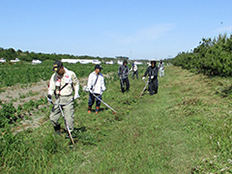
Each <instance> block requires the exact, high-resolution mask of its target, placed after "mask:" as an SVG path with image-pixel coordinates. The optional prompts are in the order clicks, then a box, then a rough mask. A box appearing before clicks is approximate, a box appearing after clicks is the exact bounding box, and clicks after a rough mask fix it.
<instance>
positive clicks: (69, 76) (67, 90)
mask: <svg viewBox="0 0 232 174" xmlns="http://www.w3.org/2000/svg"><path fill="white" fill-rule="evenodd" d="M64 70H65V73H64V74H63V76H60V75H59V74H58V73H56V72H55V73H53V74H52V77H51V79H50V81H49V87H48V94H50V95H53V93H54V91H55V90H56V94H58V93H59V89H58V88H57V87H58V86H60V88H62V87H63V86H64V85H65V84H66V83H68V85H67V86H65V87H64V88H63V89H62V90H61V91H60V95H61V96H68V95H72V92H73V88H74V91H75V93H76V92H77V93H78V91H79V80H78V79H77V77H76V74H75V73H74V72H73V71H70V70H68V69H67V68H64Z"/></svg>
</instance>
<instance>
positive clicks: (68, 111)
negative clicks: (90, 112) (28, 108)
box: [50, 95, 74, 130]
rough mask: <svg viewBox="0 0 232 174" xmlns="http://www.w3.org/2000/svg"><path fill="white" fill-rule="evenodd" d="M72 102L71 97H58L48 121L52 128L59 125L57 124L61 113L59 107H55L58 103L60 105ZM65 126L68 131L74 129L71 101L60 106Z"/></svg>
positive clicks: (72, 104)
mask: <svg viewBox="0 0 232 174" xmlns="http://www.w3.org/2000/svg"><path fill="white" fill-rule="evenodd" d="M72 100H73V96H72V95H70V96H60V98H59V99H57V100H56V102H55V105H54V106H53V108H52V111H51V114H50V120H51V122H52V125H53V126H54V127H56V126H58V125H60V123H59V122H58V120H59V118H60V116H61V111H60V109H59V106H58V105H57V104H58V103H60V104H66V103H69V102H70V101H72ZM61 108H62V110H63V113H64V116H65V119H66V122H67V125H68V127H69V129H70V130H73V128H74V103H73V101H72V102H71V103H69V104H68V105H63V106H61Z"/></svg>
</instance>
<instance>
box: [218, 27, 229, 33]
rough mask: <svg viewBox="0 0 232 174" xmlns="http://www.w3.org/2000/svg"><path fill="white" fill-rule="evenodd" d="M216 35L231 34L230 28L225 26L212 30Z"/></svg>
mask: <svg viewBox="0 0 232 174" xmlns="http://www.w3.org/2000/svg"><path fill="white" fill-rule="evenodd" d="M214 32H216V33H228V32H229V33H231V32H232V26H226V27H222V28H217V29H215V30H214Z"/></svg>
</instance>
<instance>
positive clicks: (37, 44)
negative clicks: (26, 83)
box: [0, 0, 232, 60]
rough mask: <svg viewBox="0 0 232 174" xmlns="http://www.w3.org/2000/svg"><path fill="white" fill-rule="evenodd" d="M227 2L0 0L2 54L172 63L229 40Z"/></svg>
mask: <svg viewBox="0 0 232 174" xmlns="http://www.w3.org/2000/svg"><path fill="white" fill-rule="evenodd" d="M231 9H232V1H231V0H207V1H204V0H175V1H174V0H0V16H1V17H0V47H2V48H4V49H8V48H13V49H15V50H18V49H20V50H22V51H29V52H36V53H51V54H53V53H56V54H70V55H75V56H83V55H88V56H94V57H97V56H98V57H113V58H115V57H117V56H126V57H129V59H131V60H135V59H165V58H173V57H175V56H176V55H177V54H178V53H180V52H183V51H184V52H187V51H190V50H191V49H194V48H196V47H197V46H198V45H199V42H200V41H201V40H202V38H217V37H218V36H219V34H225V33H227V34H229V35H230V34H231V31H232V10H231Z"/></svg>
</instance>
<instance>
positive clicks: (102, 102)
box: [90, 91, 116, 112]
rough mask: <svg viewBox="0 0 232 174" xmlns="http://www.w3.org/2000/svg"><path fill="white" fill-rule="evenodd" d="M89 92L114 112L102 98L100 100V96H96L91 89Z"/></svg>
mask: <svg viewBox="0 0 232 174" xmlns="http://www.w3.org/2000/svg"><path fill="white" fill-rule="evenodd" d="M90 92H91V94H93V96H94V97H95V98H97V99H98V100H100V101H101V102H102V103H104V105H106V106H107V107H108V108H110V109H111V110H112V111H114V112H116V111H115V110H114V109H113V108H112V107H110V106H109V105H108V104H107V103H105V102H104V101H103V100H101V99H100V98H98V97H97V96H96V95H95V94H94V93H93V92H92V91H90Z"/></svg>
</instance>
